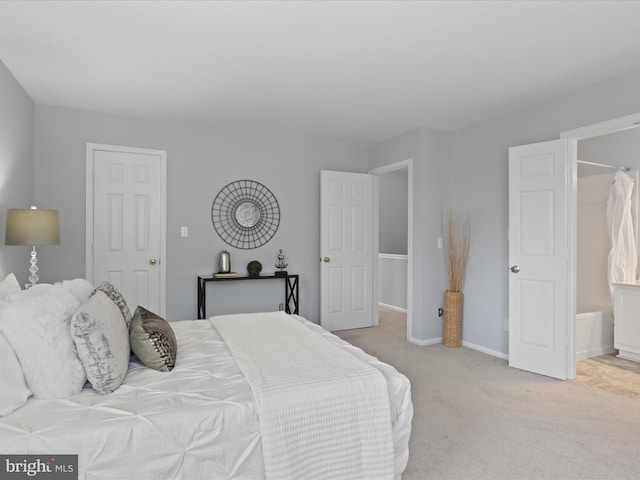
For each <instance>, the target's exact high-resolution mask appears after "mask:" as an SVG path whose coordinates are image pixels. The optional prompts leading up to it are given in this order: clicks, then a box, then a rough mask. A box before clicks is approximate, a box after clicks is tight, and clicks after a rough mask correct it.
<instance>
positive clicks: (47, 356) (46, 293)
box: [0, 279, 93, 398]
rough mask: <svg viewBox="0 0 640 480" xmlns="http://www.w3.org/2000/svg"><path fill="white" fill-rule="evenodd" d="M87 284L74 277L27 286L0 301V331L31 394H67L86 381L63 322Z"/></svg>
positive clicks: (68, 319)
mask: <svg viewBox="0 0 640 480" xmlns="http://www.w3.org/2000/svg"><path fill="white" fill-rule="evenodd" d="M72 286H73V287H72ZM92 288H93V287H92V286H91V284H90V283H89V282H88V281H86V280H84V279H77V280H73V281H67V282H61V283H56V284H54V285H50V286H47V287H44V286H43V287H41V288H35V287H33V288H30V289H28V290H23V291H20V292H18V293H14V294H13V295H9V296H7V297H6V298H5V299H4V300H3V301H1V302H0V333H2V334H3V335H4V337H5V338H6V340H7V341H8V342H9V343H10V344H11V346H12V347H13V351H14V352H15V355H16V356H17V357H18V360H19V361H20V365H21V366H22V371H23V372H24V377H25V379H26V381H27V386H28V387H29V389H30V390H31V391H32V392H33V396H34V397H36V398H65V397H69V396H71V395H74V394H76V393H79V392H80V391H81V390H82V387H83V386H84V384H85V382H86V381H87V378H86V376H85V373H84V368H83V367H82V363H80V360H79V359H78V355H77V353H76V349H75V346H74V344H73V340H72V338H71V331H70V327H69V326H70V322H71V316H72V315H73V313H74V312H75V311H76V310H77V309H78V307H80V305H82V301H84V300H86V298H88V296H89V293H90V292H91V289H92ZM71 290H73V292H74V293H72V292H71ZM81 290H83V291H85V292H86V296H85V297H84V298H82V295H81V294H80V293H79V292H80V291H81ZM79 296H80V297H81V298H79Z"/></svg>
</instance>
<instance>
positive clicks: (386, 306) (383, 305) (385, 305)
mask: <svg viewBox="0 0 640 480" xmlns="http://www.w3.org/2000/svg"><path fill="white" fill-rule="evenodd" d="M378 307H380V308H384V309H386V310H393V311H394V312H399V313H407V309H406V308H402V307H396V306H395V305H389V304H388V303H382V302H378Z"/></svg>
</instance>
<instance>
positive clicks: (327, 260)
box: [322, 257, 331, 263]
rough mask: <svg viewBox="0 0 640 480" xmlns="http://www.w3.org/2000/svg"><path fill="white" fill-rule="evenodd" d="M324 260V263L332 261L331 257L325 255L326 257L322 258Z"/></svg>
mask: <svg viewBox="0 0 640 480" xmlns="http://www.w3.org/2000/svg"><path fill="white" fill-rule="evenodd" d="M322 261H323V262H324V263H328V262H330V261H331V259H330V258H329V257H324V258H323V259H322Z"/></svg>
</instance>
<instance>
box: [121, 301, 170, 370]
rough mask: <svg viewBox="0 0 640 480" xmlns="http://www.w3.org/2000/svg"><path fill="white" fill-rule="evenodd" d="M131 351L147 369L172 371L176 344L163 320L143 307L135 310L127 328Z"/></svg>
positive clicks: (167, 324)
mask: <svg viewBox="0 0 640 480" xmlns="http://www.w3.org/2000/svg"><path fill="white" fill-rule="evenodd" d="M129 342H130V343H131V350H132V351H133V353H135V355H136V357H138V358H139V359H140V361H141V362H142V363H144V364H145V365H146V366H147V367H149V368H153V369H154V370H160V371H161V372H169V371H171V370H173V366H174V365H175V363H176V354H177V352H178V342H177V341H176V335H175V333H174V332H173V328H171V325H170V324H169V322H167V321H166V320H165V319H164V318H162V317H159V316H158V315H156V314H155V313H152V312H150V311H149V310H147V309H146V308H144V307H138V308H136V311H135V313H134V314H133V319H132V320H131V326H130V327H129Z"/></svg>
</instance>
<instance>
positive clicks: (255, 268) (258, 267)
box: [247, 260, 262, 277]
mask: <svg viewBox="0 0 640 480" xmlns="http://www.w3.org/2000/svg"><path fill="white" fill-rule="evenodd" d="M261 271H262V264H261V263H260V262H259V261H257V260H251V261H250V262H249V264H248V265H247V272H249V276H250V277H259V276H260V272H261Z"/></svg>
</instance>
